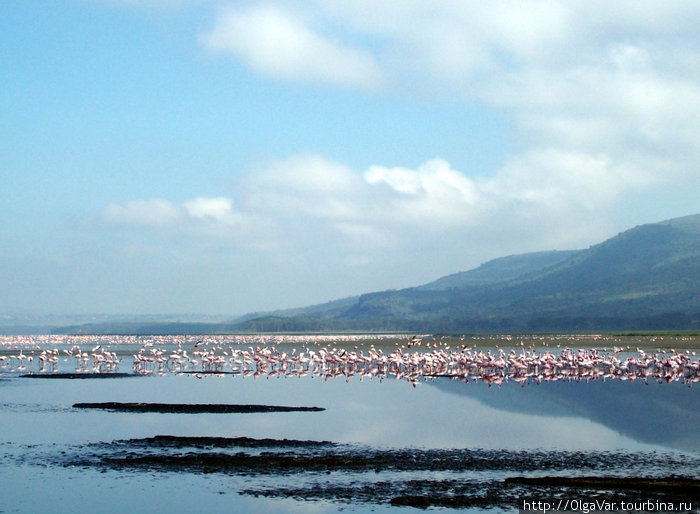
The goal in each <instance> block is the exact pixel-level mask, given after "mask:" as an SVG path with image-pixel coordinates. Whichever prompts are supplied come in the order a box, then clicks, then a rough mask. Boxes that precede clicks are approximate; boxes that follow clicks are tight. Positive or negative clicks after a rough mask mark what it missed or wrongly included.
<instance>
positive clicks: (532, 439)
mask: <svg viewBox="0 0 700 514" xmlns="http://www.w3.org/2000/svg"><path fill="white" fill-rule="evenodd" d="M126 367H127V369H128V367H129V366H128V365H127V366H126ZM81 402H153V403H179V404H193V403H196V404H202V403H217V404H218V403H221V404H224V403H229V404H255V405H288V406H307V405H313V406H318V407H323V408H325V409H326V410H324V411H321V412H279V413H250V414H162V413H133V412H109V411H90V410H82V409H75V408H73V407H72V406H73V404H75V403H81ZM0 416H1V417H2V423H1V424H0V474H2V475H3V482H2V483H3V486H2V487H3V488H4V489H5V491H10V490H12V491H13V493H14V494H0V511H18V512H30V511H31V512H51V511H54V510H55V505H56V504H64V505H74V504H80V503H81V502H86V504H87V505H90V507H91V508H90V509H89V510H90V511H95V512H123V511H125V510H130V509H135V510H148V509H156V510H158V511H162V510H164V509H168V510H172V511H174V512H181V511H185V510H198V509H199V508H200V506H201V505H202V503H203V502H204V503H205V504H206V505H207V506H208V507H209V508H214V509H217V510H219V509H221V510H227V511H230V510H236V509H246V510H250V511H253V512H289V511H295V510H298V511H302V510H303V511H305V512H306V511H308V509H309V508H313V509H315V510H316V511H319V512H334V511H336V510H337V509H338V507H339V505H342V506H343V508H345V509H349V510H354V511H362V510H376V511H381V510H384V509H387V510H388V509H391V508H392V507H391V505H392V504H391V501H392V500H394V504H400V502H402V501H407V502H408V501H412V500H411V497H413V496H416V495H418V496H421V495H422V497H424V498H427V497H436V498H441V499H442V500H441V501H443V503H437V504H439V505H444V506H453V507H454V506H458V507H460V508H471V507H475V506H477V505H478V504H479V502H482V504H483V505H490V506H495V507H496V508H497V509H501V510H511V511H512V510H513V509H515V508H516V505H517V499H518V498H520V497H522V496H523V495H526V494H535V493H537V494H540V493H545V492H547V491H549V492H550V493H551V490H549V489H547V488H544V489H542V488H541V487H540V486H537V487H540V489H537V488H536V487H535V486H532V485H522V484H514V483H511V482H506V479H509V478H512V477H525V478H527V477H534V476H567V477H583V476H603V477H607V478H609V479H612V478H615V477H617V478H623V477H646V478H657V477H667V476H670V475H674V476H677V477H688V478H697V476H698V475H699V474H700V448H699V447H698V441H700V418H699V416H700V397H699V396H698V391H697V386H696V385H693V386H692V387H690V386H689V385H684V384H682V383H671V384H666V383H657V382H655V381H649V382H648V384H645V383H644V382H642V381H635V382H634V383H630V382H623V381H619V380H613V381H606V382H603V381H602V380H594V381H591V382H584V381H580V382H565V381H557V382H549V383H541V384H536V383H527V384H526V385H524V386H522V387H521V386H520V385H519V384H517V383H514V382H506V383H504V384H503V385H502V386H500V387H498V386H491V387H489V386H487V385H486V384H484V383H481V382H477V383H474V382H473V381H471V382H469V383H463V382H461V381H458V380H449V379H441V378H438V379H434V380H425V381H419V382H418V385H417V387H415V388H414V387H411V385H410V384H409V383H408V382H406V381H403V380H396V379H394V378H385V379H378V378H374V379H371V378H369V377H366V378H363V377H360V376H355V377H353V378H350V379H346V377H342V378H336V379H330V380H324V379H323V378H320V377H312V376H307V377H302V378H299V377H286V378H285V377H284V376H279V377H267V378H263V377H261V378H258V379H257V380H254V379H253V377H248V378H244V377H243V376H242V375H225V376H221V377H219V376H215V375H195V374H182V375H178V374H174V373H173V374H167V375H166V376H162V377H158V376H146V377H128V378H115V379H112V380H91V379H85V380H69V379H50V380H32V379H27V378H22V377H20V376H19V375H18V374H10V373H6V374H5V376H4V377H3V378H2V379H0ZM160 435H167V436H172V437H171V438H156V436H160ZM204 436H206V437H210V438H214V439H198V438H202V437H204ZM285 440H286V442H284V441H285ZM260 441H262V442H260ZM297 443H299V444H297ZM321 443H323V444H321ZM145 457H148V459H146V458H145ZM290 474H293V475H294V479H293V482H290V479H289V475H290ZM285 477H286V478H285ZM65 484H71V487H65ZM610 487H612V489H610V490H608V491H607V492H603V493H596V494H607V495H614V494H628V493H624V491H623V492H620V490H619V487H620V485H619V484H618V485H613V486H610ZM673 487H676V489H673V491H675V492H673V493H668V491H667V492H666V493H663V494H666V495H667V496H668V494H671V496H673V495H680V496H682V497H687V495H688V494H691V495H692V494H695V493H694V492H693V491H695V492H697V490H696V489H693V487H697V486H693V485H692V484H691V485H690V486H688V485H687V484H686V485H683V484H680V485H679V484H675V485H674V486H673ZM683 487H686V489H682V488H683ZM688 487H690V489H688ZM90 488H93V490H94V488H99V490H101V491H103V492H102V493H101V496H100V501H99V502H97V503H96V504H95V503H94V501H95V500H94V498H93V497H92V496H91V495H90V493H89V491H90ZM616 488H617V489H616ZM679 488H680V489H679ZM560 489H561V488H558V489H557V490H560ZM599 489H601V488H599ZM652 489H653V488H652ZM602 490H603V491H606V489H605V487H602ZM683 491H685V492H683ZM688 491H690V493H688ZM239 493H245V494H239ZM589 493H590V491H589ZM586 494H588V493H586ZM591 494H592V493H591ZM636 494H637V495H638V493H636ZM649 494H652V493H649ZM653 494H657V496H658V494H662V493H660V492H658V491H656V493H653ZM683 495H686V496H683ZM680 496H679V497H680ZM658 497H662V496H658ZM119 498H121V499H122V500H124V499H126V500H125V501H126V503H125V502H124V501H119ZM450 502H453V503H452V504H451V503H450ZM489 502H490V503H489Z"/></svg>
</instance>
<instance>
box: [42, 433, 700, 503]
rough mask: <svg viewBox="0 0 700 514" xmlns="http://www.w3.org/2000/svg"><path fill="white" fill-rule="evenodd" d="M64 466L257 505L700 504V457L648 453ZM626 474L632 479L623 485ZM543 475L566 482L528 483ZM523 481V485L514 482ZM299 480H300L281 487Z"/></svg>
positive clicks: (148, 454)
mask: <svg viewBox="0 0 700 514" xmlns="http://www.w3.org/2000/svg"><path fill="white" fill-rule="evenodd" d="M226 450H228V451H226ZM54 459H55V460H54V462H55V463H56V464H58V465H63V466H80V467H91V468H102V469H109V470H116V471H120V472H127V473H130V472H134V473H143V472H148V473H153V472H161V473H186V474H187V473H191V474H210V473H220V474H224V475H242V476H247V477H254V476H255V477H258V478H260V479H262V480H263V481H262V482H261V483H260V486H259V487H257V488H247V489H243V490H240V491H237V492H238V493H239V494H243V495H248V496H254V497H268V498H293V499H296V500H299V501H309V502H314V501H330V502H337V503H346V504H359V503H366V504H374V505H379V504H383V505H394V506H410V507H415V508H422V509H425V508H435V507H437V508H471V507H478V508H490V507H504V508H517V507H518V506H519V505H520V503H521V502H522V500H523V499H528V500H530V501H532V500H536V499H542V500H545V499H547V500H550V501H555V500H556V499H557V498H563V499H566V498H572V497H585V498H587V499H590V500H593V501H594V500H596V499H603V500H606V501H611V502H612V501H616V502H619V501H626V502H631V501H639V499H640V498H641V497H642V496H643V498H644V499H649V500H657V501H675V502H678V501H686V502H692V501H695V502H697V499H698V498H699V497H700V480H698V478H696V477H697V476H698V475H699V474H700V473H699V472H700V456H698V457H694V456H686V457H685V458H684V459H678V456H677V455H675V454H649V453H644V452H625V451H619V452H595V451H592V452H587V451H540V450H529V451H511V450H480V449H450V450H443V449H415V448H409V449H377V448H372V447H364V446H357V445H347V444H339V443H333V442H328V441H300V440H291V439H253V438H249V437H234V438H225V437H197V436H193V437H181V436H169V435H158V436H155V437H148V438H143V439H127V440H117V441H113V442H109V443H92V444H88V445H82V446H79V447H76V449H75V451H74V452H67V453H65V454H62V455H61V456H54ZM654 469H656V470H657V473H658V474H663V477H662V478H660V477H659V476H658V475H657V476H655V475H654V471H653V470H654ZM621 470H624V471H623V472H624V473H625V474H626V475H627V476H625V475H622V476H620V472H621ZM658 470H663V472H662V473H659V472H658ZM484 471H487V472H488V473H486V474H482V473H481V472H484ZM542 471H549V472H551V473H553V474H557V475H561V476H544V477H542V476H538V477H532V476H528V473H530V472H533V473H540V472H542ZM415 472H420V473H421V478H416V477H415V475H414V474H413V473H415ZM446 472H447V473H449V475H445V473H446ZM513 472H518V473H522V474H523V475H521V476H515V477H512V476H511V477H508V475H510V474H512V473H513ZM433 473H438V474H439V475H441V476H435V475H434V474H433ZM331 474H332V476H333V479H329V475H331ZM289 475H295V479H294V480H282V481H281V480H280V477H284V476H289ZM499 475H500V476H499ZM630 476H633V477H635V478H629V477H630Z"/></svg>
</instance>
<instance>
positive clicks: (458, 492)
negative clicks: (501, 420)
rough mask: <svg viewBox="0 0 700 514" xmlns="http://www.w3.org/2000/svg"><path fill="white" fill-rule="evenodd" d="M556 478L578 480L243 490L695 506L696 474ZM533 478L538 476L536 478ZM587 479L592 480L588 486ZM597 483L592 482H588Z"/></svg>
mask: <svg viewBox="0 0 700 514" xmlns="http://www.w3.org/2000/svg"><path fill="white" fill-rule="evenodd" d="M555 478H557V479H559V481H560V483H565V482H570V483H572V484H573V483H577V485H576V486H574V487H562V486H560V485H556V484H555V482H554V481H553V482H551V483H549V484H544V483H541V484H537V485H534V483H532V484H530V483H519V482H515V481H511V480H509V479H506V480H484V481H480V480H468V479H453V480H401V478H400V476H399V477H397V478H396V479H395V480H391V481H378V482H365V483H362V482H356V483H352V484H349V485H335V484H331V483H328V482H325V483H317V484H314V485H312V486H307V487H289V488H285V487H274V488H272V487H271V488H268V489H247V490H244V491H241V494H247V495H251V496H256V497H258V496H262V497H268V498H294V499H297V500H303V501H323V500H325V501H336V502H343V503H357V502H362V503H374V504H385V503H388V504H390V505H393V506H401V507H415V508H421V509H427V508H432V507H439V508H459V509H464V508H470V507H480V508H490V507H514V508H519V507H521V506H522V502H523V500H525V499H526V500H527V501H530V502H532V501H537V500H542V501H548V502H552V501H554V502H556V501H557V500H558V499H562V500H563V501H565V500H567V499H571V498H578V499H580V498H586V501H588V502H594V501H596V500H601V501H607V502H610V503H613V502H615V503H618V504H620V502H625V503H634V502H637V503H639V502H640V498H644V500H650V501H656V502H674V503H676V504H677V502H680V501H682V502H684V503H687V504H693V505H694V506H695V507H697V506H698V493H697V487H698V486H699V485H700V482H699V481H698V480H696V479H688V478H677V479H676V478H670V479H663V482H664V484H661V483H660V481H659V480H657V479H653V478H648V479H644V478H641V479H631V480H635V481H636V482H637V483H638V484H637V485H635V486H631V484H629V483H625V482H626V480H625V479H622V482H621V481H620V480H621V479H619V478H617V477H588V478H587V479H581V478H579V477H555ZM535 480H537V479H535ZM586 480H590V482H588V483H589V484H591V485H586ZM594 482H595V484H596V485H592V484H593V483H594Z"/></svg>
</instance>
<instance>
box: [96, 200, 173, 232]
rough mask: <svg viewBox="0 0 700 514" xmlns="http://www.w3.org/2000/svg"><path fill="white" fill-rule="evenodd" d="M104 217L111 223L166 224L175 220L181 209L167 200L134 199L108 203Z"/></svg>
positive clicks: (155, 225)
mask: <svg viewBox="0 0 700 514" xmlns="http://www.w3.org/2000/svg"><path fill="white" fill-rule="evenodd" d="M104 216H105V219H106V220H107V221H109V222H112V223H133V224H136V225H147V226H154V227H157V226H166V225H169V224H172V223H175V222H177V221H178V220H179V219H180V218H181V216H182V212H181V210H180V209H179V208H178V207H176V206H175V205H173V204H172V203H170V202H169V201H167V200H163V199H160V198H153V199H151V200H134V201H132V202H128V203H126V204H125V205H119V204H114V203H113V204H110V205H108V206H107V207H106V208H105V212H104Z"/></svg>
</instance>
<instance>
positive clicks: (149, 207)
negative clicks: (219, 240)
mask: <svg viewBox="0 0 700 514" xmlns="http://www.w3.org/2000/svg"><path fill="white" fill-rule="evenodd" d="M104 219H105V221H107V222H108V223H111V224H125V225H134V226H144V227H150V228H151V229H158V230H168V231H172V230H175V231H179V230H180V231H182V230H184V231H189V232H194V233H197V232H203V233H221V234H226V235H230V234H231V232H230V231H228V232H221V230H220V229H222V228H233V227H236V226H238V225H240V224H242V223H243V221H244V220H243V217H242V216H241V214H240V213H238V212H236V211H234V210H233V203H232V200H231V199H230V198H227V197H217V198H206V197H201V196H200V197H196V198H193V199H191V200H189V201H187V202H184V203H183V204H182V205H175V204H173V203H171V202H169V201H168V200H163V199H159V198H154V199H150V200H134V201H131V202H127V203H126V204H124V205H119V204H115V203H113V204H110V205H108V206H107V207H106V208H105V209H104ZM197 227H199V228H197Z"/></svg>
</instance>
